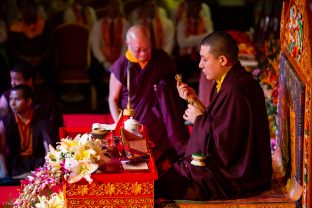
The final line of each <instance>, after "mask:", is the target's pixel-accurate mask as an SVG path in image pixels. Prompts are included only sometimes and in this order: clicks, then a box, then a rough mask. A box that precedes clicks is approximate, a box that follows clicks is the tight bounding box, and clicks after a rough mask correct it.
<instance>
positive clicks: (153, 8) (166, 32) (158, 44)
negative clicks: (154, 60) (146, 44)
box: [134, 0, 175, 55]
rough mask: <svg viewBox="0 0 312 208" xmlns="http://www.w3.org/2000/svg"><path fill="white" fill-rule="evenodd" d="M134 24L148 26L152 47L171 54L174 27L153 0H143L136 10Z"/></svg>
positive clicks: (173, 42)
mask: <svg viewBox="0 0 312 208" xmlns="http://www.w3.org/2000/svg"><path fill="white" fill-rule="evenodd" d="M134 24H142V25H145V26H146V27H147V28H149V30H150V34H151V41H152V47H154V48H160V49H163V50H164V51H166V52H167V53H168V54H169V55H171V54H172V51H173V49H174V47H175V27H174V24H173V22H172V20H170V19H169V18H168V16H167V13H166V11H165V10H164V9H163V8H161V7H160V6H158V5H157V4H156V2H155V0H146V1H144V3H143V4H142V6H141V8H140V9H139V10H138V12H137V17H136V20H135V22H134Z"/></svg>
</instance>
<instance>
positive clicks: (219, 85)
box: [216, 73, 227, 92]
mask: <svg viewBox="0 0 312 208" xmlns="http://www.w3.org/2000/svg"><path fill="white" fill-rule="evenodd" d="M226 74H227V73H225V74H224V75H223V76H222V77H221V80H219V81H216V82H217V85H216V88H217V92H219V90H220V89H221V85H222V83H223V80H224V78H225V76H226Z"/></svg>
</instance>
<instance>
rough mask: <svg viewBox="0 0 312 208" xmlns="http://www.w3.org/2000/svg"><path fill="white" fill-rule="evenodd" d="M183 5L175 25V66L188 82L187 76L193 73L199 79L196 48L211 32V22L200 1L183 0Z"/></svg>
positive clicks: (206, 6)
mask: <svg viewBox="0 0 312 208" xmlns="http://www.w3.org/2000/svg"><path fill="white" fill-rule="evenodd" d="M184 4H185V7H184V10H183V12H182V14H181V15H180V17H179V18H180V19H179V20H178V25H177V43H178V47H179V54H178V58H177V66H178V70H179V71H180V73H181V74H182V75H183V76H185V79H186V80H188V78H189V76H191V74H194V73H195V74H196V76H197V78H199V72H200V70H198V62H199V58H200V57H199V54H198V50H199V48H198V46H199V45H200V43H201V40H202V39H203V38H204V37H205V36H207V35H208V34H210V33H211V32H213V22H212V20H211V16H210V15H204V14H210V12H207V11H209V7H208V5H206V4H204V3H202V2H201V1H200V0H185V2H184ZM203 5H205V6H203ZM203 8H206V9H203ZM207 8H208V10H207ZM202 11H206V12H202ZM180 12H181V10H180ZM197 72H198V73H197ZM197 74H198V75H197Z"/></svg>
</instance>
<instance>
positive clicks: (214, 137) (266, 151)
mask: <svg viewBox="0 0 312 208" xmlns="http://www.w3.org/2000/svg"><path fill="white" fill-rule="evenodd" d="M237 55H238V47H237V44H236V43H235V41H234V40H233V39H232V37H231V36H229V35H228V34H227V33H225V32H214V33H212V34H210V35H208V36H206V37H205V38H204V39H203V41H202V43H201V49H200V56H201V60H200V63H199V67H200V68H201V69H202V71H203V73H204V74H205V76H206V78H207V79H209V80H215V81H216V83H215V84H214V88H213V90H212V92H211V95H210V97H211V99H210V100H211V101H210V104H209V105H208V107H206V108H205V110H204V111H202V110H200V108H198V107H197V106H198V105H199V104H201V105H203V104H202V103H201V102H200V101H199V100H198V98H197V97H196V95H195V91H194V90H193V89H191V88H190V87H189V86H187V85H186V84H184V83H181V82H178V83H177V88H178V91H179V94H180V96H181V97H182V98H184V99H187V98H189V97H190V96H192V97H193V99H194V100H195V102H196V105H194V104H189V105H188V108H187V110H186V111H185V114H184V115H183V118H184V119H186V120H187V121H189V122H191V123H193V124H194V126H193V131H192V135H191V137H190V139H189V142H188V145H187V147H186V151H185V155H184V158H182V159H180V160H179V161H177V162H176V163H174V165H173V166H172V167H171V168H170V169H169V171H168V172H166V173H165V174H163V175H162V176H160V178H159V180H158V181H156V184H155V187H156V190H155V191H156V197H165V198H169V199H189V200H209V199H229V198H237V197H243V196H247V195H251V194H256V193H259V192H260V191H263V190H266V189H268V188H270V185H271V175H272V164H271V152H270V135H269V125H268V119H267V113H266V108H265V101H264V94H263V91H262V89H261V87H260V85H259V84H258V82H257V81H256V80H254V79H253V77H252V75H251V73H249V72H247V71H246V70H245V69H244V68H243V67H242V66H241V64H240V63H239V61H238V58H237ZM194 154H197V155H198V154H199V155H202V156H203V157H205V160H204V161H203V162H200V163H196V160H195V163H194V159H192V155H194ZM192 161H193V162H192Z"/></svg>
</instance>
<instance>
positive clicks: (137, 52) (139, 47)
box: [128, 36, 151, 62]
mask: <svg viewBox="0 0 312 208" xmlns="http://www.w3.org/2000/svg"><path fill="white" fill-rule="evenodd" d="M128 48H129V50H130V52H131V54H132V55H133V56H134V57H135V58H136V59H137V60H138V61H140V62H146V61H148V60H149V59H150V57H151V43H150V40H149V39H148V37H143V36H136V37H132V38H131V39H130V41H129V42H128Z"/></svg>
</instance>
